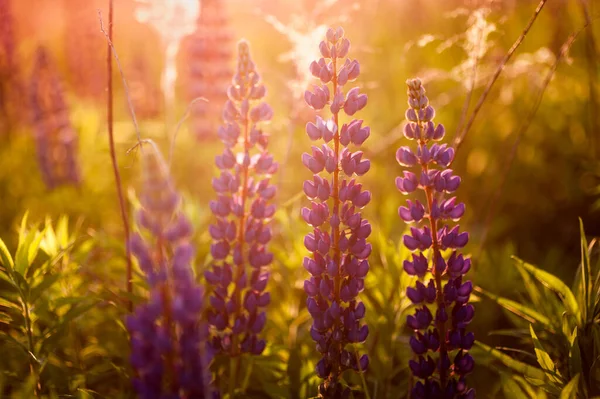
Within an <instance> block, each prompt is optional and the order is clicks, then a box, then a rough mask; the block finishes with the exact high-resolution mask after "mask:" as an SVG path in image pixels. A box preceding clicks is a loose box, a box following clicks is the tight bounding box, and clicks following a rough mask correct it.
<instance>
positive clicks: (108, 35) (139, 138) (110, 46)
mask: <svg viewBox="0 0 600 399" xmlns="http://www.w3.org/2000/svg"><path fill="white" fill-rule="evenodd" d="M109 1H110V4H111V10H112V2H113V0H109ZM98 18H99V19H100V31H101V32H102V33H103V34H104V36H105V37H106V41H107V42H108V51H109V55H108V57H109V61H108V62H109V63H110V68H111V69H110V71H111V72H112V62H111V61H110V59H111V54H112V56H113V57H115V61H116V63H117V67H118V69H119V73H120V75H121V80H122V81H123V88H124V89H125V98H126V99H127V106H128V107H129V113H130V114H131V120H132V121H133V126H134V128H135V133H136V135H137V141H138V144H139V145H140V147H141V143H142V135H141V133H140V127H139V125H138V121H137V117H136V116H135V109H134V108H133V101H132V100H131V92H130V91H129V85H128V84H127V79H125V73H124V72H123V67H122V66H121V60H120V59H119V55H118V54H117V50H116V49H115V46H114V45H113V41H112V38H111V36H112V22H111V16H110V13H109V32H110V33H107V32H106V30H105V29H104V23H103V22H102V11H100V10H98ZM109 78H110V80H111V82H112V76H110V75H109Z"/></svg>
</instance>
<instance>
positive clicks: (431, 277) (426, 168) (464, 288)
mask: <svg viewBox="0 0 600 399" xmlns="http://www.w3.org/2000/svg"><path fill="white" fill-rule="evenodd" d="M406 83H407V85H408V105H409V108H408V110H407V111H406V118H407V119H408V124H407V125H406V127H405V128H404V136H405V137H406V138H407V139H409V140H414V141H416V142H417V147H416V151H415V150H413V149H411V148H409V147H400V148H399V149H398V151H397V152H396V160H397V161H398V163H399V164H400V165H401V166H404V167H406V168H413V170H412V171H408V170H406V171H404V172H403V175H402V176H401V177H397V178H396V186H397V187H398V190H399V191H400V192H401V193H403V194H410V193H413V192H415V191H416V190H421V191H422V192H423V195H422V201H423V202H421V201H419V200H418V199H415V200H407V201H406V206H401V207H400V208H399V209H398V214H399V215H400V218H401V219H402V220H404V221H405V222H406V223H409V224H412V226H411V228H410V234H407V235H405V236H404V238H403V242H404V245H405V246H406V248H408V249H409V250H410V251H412V252H413V255H412V260H406V261H404V270H405V271H406V272H407V273H408V274H410V275H413V276H417V277H418V278H419V280H418V281H417V283H416V286H415V287H409V288H408V289H407V292H406V294H407V296H408V298H409V299H410V300H411V301H412V302H413V304H415V306H416V310H415V313H414V314H413V315H410V316H408V317H407V325H408V326H409V327H410V328H411V329H413V330H415V335H413V336H412V337H411V339H410V347H411V348H412V351H413V352H414V354H415V358H414V359H413V360H411V361H410V362H409V366H410V369H411V371H412V374H413V376H414V377H416V378H417V379H418V381H417V382H416V384H415V385H414V388H413V390H412V393H411V397H412V398H414V399H430V398H469V399H471V398H474V397H475V390H474V389H472V388H471V389H469V388H468V387H467V384H466V382H465V376H466V375H467V374H469V373H470V372H471V371H472V370H473V366H474V361H473V358H472V357H471V355H470V354H469V353H468V350H469V349H471V347H472V346H473V342H474V341H475V337H474V335H473V333H472V332H466V330H465V329H466V326H467V324H469V322H471V320H472V319H473V315H474V313H475V311H474V308H473V305H470V304H469V303H468V301H469V296H470V295H471V291H472V290H473V285H472V284H471V281H463V278H464V275H465V274H466V273H467V271H469V269H470V267H471V259H470V258H464V257H463V255H462V254H460V253H459V252H458V250H459V249H460V248H462V247H464V246H465V245H466V244H467V242H468V240H469V234H468V233H466V232H461V231H460V230H459V226H458V225H454V226H453V227H451V226H450V225H449V224H448V223H450V222H457V221H458V220H459V219H460V217H461V216H462V215H463V213H464V212H465V205H464V204H463V203H458V202H457V201H456V197H451V198H449V199H444V195H445V194H449V193H453V192H454V191H456V189H458V186H459V184H460V177H458V176H456V175H454V173H453V171H452V170H451V169H447V167H448V165H450V163H451V162H452V159H453V157H454V149H453V148H451V147H448V146H447V145H446V144H441V145H440V144H438V143H432V141H440V140H441V139H442V138H443V137H444V126H443V125H441V124H439V125H437V126H436V125H435V124H434V123H433V117H434V115H435V111H434V109H433V107H432V106H431V105H429V99H428V98H427V96H426V95H425V89H424V88H423V85H422V84H421V81H420V80H419V79H411V80H408V81H407V82H406ZM419 224H421V225H422V227H419ZM442 251H444V253H447V254H449V255H448V256H447V257H446V259H445V258H444V256H443V255H442ZM425 253H426V254H425ZM428 259H431V261H428ZM433 304H435V306H434V307H432V308H433V309H434V310H431V309H430V307H429V306H427V305H433ZM435 353H437V356H436V355H435Z"/></svg>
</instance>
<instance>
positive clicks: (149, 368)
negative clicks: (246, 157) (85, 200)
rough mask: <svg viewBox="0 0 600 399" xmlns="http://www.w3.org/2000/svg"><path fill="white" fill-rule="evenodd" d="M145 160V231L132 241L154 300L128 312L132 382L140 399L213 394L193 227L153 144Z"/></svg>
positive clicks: (140, 217) (145, 152) (142, 225)
mask: <svg viewBox="0 0 600 399" xmlns="http://www.w3.org/2000/svg"><path fill="white" fill-rule="evenodd" d="M142 166H143V176H142V177H143V187H142V192H141V196H140V202H141V204H142V207H141V209H140V210H139V212H138V213H137V222H138V225H139V227H140V228H141V229H142V231H145V232H146V233H147V234H146V238H143V237H142V235H140V234H133V235H132V237H131V239H130V242H129V245H130V248H131V252H132V254H133V255H134V256H135V257H136V258H137V260H138V262H139V265H140V267H141V269H142V271H143V272H144V274H145V275H146V278H147V281H148V285H149V288H150V298H149V300H148V303H146V304H143V305H140V306H138V307H137V309H136V310H135V312H134V313H133V314H132V315H130V316H129V317H128V318H127V328H128V330H129V333H130V339H131V365H132V367H133V368H134V369H135V371H136V377H135V378H134V379H133V385H134V388H135V390H136V392H137V394H138V395H139V397H140V398H142V399H167V398H198V399H200V398H213V397H215V396H213V393H212V392H211V389H210V373H209V371H208V365H209V363H210V360H211V352H210V348H209V347H208V345H207V342H208V325H207V324H206V323H205V322H204V321H203V320H202V319H201V317H202V310H203V290H202V287H201V286H200V285H198V284H197V283H196V282H195V280H194V276H193V273H192V268H191V262H192V260H193V257H194V247H193V246H192V245H191V243H190V241H189V239H190V235H191V225H190V222H189V221H188V220H187V218H186V217H185V215H184V214H183V213H181V212H180V211H179V209H178V207H179V203H180V197H179V194H178V193H177V192H176V191H175V189H174V187H173V183H172V181H171V178H170V176H169V171H168V169H167V166H166V164H165V162H164V160H163V159H162V156H161V155H160V153H159V152H158V150H157V149H156V148H155V147H154V146H153V145H152V146H150V147H148V146H146V147H145V148H144V150H143V165H142Z"/></svg>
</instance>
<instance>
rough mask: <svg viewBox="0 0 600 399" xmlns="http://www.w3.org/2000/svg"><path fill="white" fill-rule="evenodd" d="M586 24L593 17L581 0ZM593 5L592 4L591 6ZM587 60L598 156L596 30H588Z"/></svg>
mask: <svg viewBox="0 0 600 399" xmlns="http://www.w3.org/2000/svg"><path fill="white" fill-rule="evenodd" d="M579 3H580V4H581V9H582V11H583V16H584V18H585V23H586V24H588V25H591V23H592V15H591V11H590V7H589V6H588V2H587V1H586V0H579ZM590 5H591V4H590ZM585 50H586V58H587V68H588V92H589V97H590V102H589V107H590V109H589V115H590V118H589V119H590V137H589V140H590V148H591V151H592V156H593V157H596V156H598V151H599V150H600V148H598V147H599V146H598V145H599V141H600V140H599V138H598V134H600V133H599V132H600V127H599V126H598V92H597V90H598V72H597V71H598V48H597V47H596V39H595V37H594V30H593V29H591V28H590V29H588V31H587V40H586V47H585Z"/></svg>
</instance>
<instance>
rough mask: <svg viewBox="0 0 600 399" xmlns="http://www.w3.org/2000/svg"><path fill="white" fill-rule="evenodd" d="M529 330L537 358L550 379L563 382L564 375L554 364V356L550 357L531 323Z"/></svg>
mask: <svg viewBox="0 0 600 399" xmlns="http://www.w3.org/2000/svg"><path fill="white" fill-rule="evenodd" d="M529 331H530V333H531V338H532V340H533V347H534V351H535V357H536V358H537V361H538V363H539V364H540V366H541V367H542V369H544V371H545V372H546V375H547V376H548V379H549V380H550V381H551V382H554V383H557V384H560V383H562V376H561V375H560V372H559V371H558V370H557V369H556V366H555V365H554V362H553V361H552V358H550V355H549V354H548V352H546V350H545V349H544V346H543V345H542V343H541V342H540V340H539V339H538V337H537V335H536V334H535V330H534V329H533V326H532V325H531V324H530V325H529Z"/></svg>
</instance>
